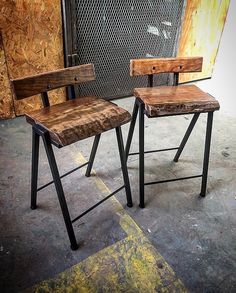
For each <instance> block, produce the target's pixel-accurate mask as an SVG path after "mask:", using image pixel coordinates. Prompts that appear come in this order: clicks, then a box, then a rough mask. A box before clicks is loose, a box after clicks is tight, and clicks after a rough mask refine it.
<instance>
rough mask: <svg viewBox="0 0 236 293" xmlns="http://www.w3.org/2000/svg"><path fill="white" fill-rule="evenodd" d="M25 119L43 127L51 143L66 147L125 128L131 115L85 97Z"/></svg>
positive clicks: (41, 111)
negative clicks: (121, 126)
mask: <svg viewBox="0 0 236 293" xmlns="http://www.w3.org/2000/svg"><path fill="white" fill-rule="evenodd" d="M26 119H27V121H28V122H29V123H31V124H39V125H41V126H43V127H44V128H45V129H46V130H48V131H49V133H50V137H51V139H52V140H53V141H55V142H56V143H57V144H59V145H61V146H65V145H69V144H71V143H73V142H76V141H78V140H82V139H85V138H87V137H90V136H93V135H96V134H99V133H102V132H104V131H107V130H109V129H112V128H115V127H117V126H120V125H122V124H125V123H127V122H129V121H130V119H131V115H130V113H129V112H128V111H126V110H124V109H122V108H120V107H118V106H117V105H115V104H114V103H111V102H108V101H105V100H103V99H99V98H96V97H84V98H77V99H74V100H69V101H66V102H64V103H61V104H57V105H54V106H51V107H47V108H44V109H41V110H36V111H33V112H31V113H28V114H26Z"/></svg>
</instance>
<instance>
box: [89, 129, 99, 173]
mask: <svg viewBox="0 0 236 293" xmlns="http://www.w3.org/2000/svg"><path fill="white" fill-rule="evenodd" d="M100 137H101V134H98V135H96V136H95V138H94V141H93V147H92V150H91V154H90V158H89V163H88V166H87V169H86V173H85V176H87V177H90V175H91V170H92V167H93V162H94V159H95V155H96V152H97V148H98V144H99V140H100Z"/></svg>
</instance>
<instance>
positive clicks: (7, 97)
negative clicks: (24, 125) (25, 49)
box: [0, 31, 15, 119]
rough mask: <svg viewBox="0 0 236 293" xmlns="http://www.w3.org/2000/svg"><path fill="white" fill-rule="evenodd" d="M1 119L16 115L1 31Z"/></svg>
mask: <svg viewBox="0 0 236 293" xmlns="http://www.w3.org/2000/svg"><path fill="white" fill-rule="evenodd" d="M0 85H1V86H0V119H6V118H12V117H14V116H15V115H14V108H13V99H12V92H11V89H10V82H9V78H8V72H7V65H6V58H5V52H4V47H3V42H2V35H1V31H0Z"/></svg>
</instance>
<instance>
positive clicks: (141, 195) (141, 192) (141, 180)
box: [139, 104, 145, 208]
mask: <svg viewBox="0 0 236 293" xmlns="http://www.w3.org/2000/svg"><path fill="white" fill-rule="evenodd" d="M139 200H140V202H139V206H140V208H144V207H145V205H144V104H140V106H139Z"/></svg>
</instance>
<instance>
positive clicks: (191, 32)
mask: <svg viewBox="0 0 236 293" xmlns="http://www.w3.org/2000/svg"><path fill="white" fill-rule="evenodd" d="M229 3H230V0H221V1H219V0H211V1H208V0H187V5H186V10H185V17H184V20H183V24H182V31H181V35H180V40H179V48H178V53H177V56H178V57H183V56H202V57H203V70H202V72H201V73H189V74H181V76H180V82H186V81H190V80H198V79H203V78H209V77H211V75H212V71H213V67H214V64H215V59H216V55H217V51H218V47H219V44H220V39H221V35H222V32H223V28H224V24H225V19H226V16H227V12H228V7H229Z"/></svg>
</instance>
